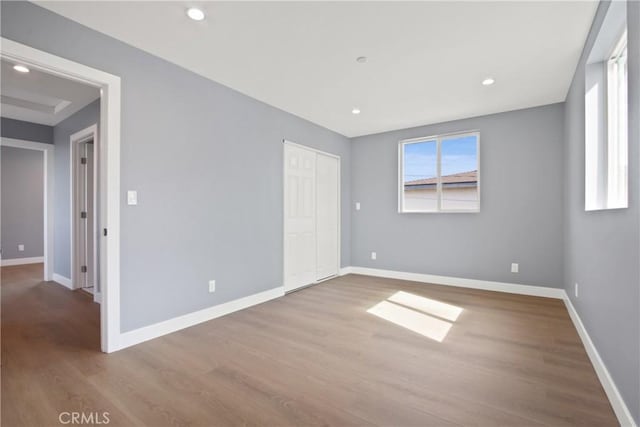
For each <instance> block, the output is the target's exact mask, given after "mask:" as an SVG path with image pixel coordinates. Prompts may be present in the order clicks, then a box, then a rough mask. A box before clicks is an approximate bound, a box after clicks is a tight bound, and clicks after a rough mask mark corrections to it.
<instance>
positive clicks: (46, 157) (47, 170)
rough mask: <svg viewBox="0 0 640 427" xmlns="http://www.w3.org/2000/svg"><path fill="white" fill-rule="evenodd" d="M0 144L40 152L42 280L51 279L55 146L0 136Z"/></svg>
mask: <svg viewBox="0 0 640 427" xmlns="http://www.w3.org/2000/svg"><path fill="white" fill-rule="evenodd" d="M0 146H2V147H13V148H22V149H25V150H34V151H40V152H41V153H42V174H43V180H44V185H43V187H42V189H43V197H44V200H43V205H42V206H43V207H44V209H43V215H42V216H43V225H44V228H43V251H42V252H43V259H44V270H43V278H42V279H43V280H44V281H49V280H53V229H54V224H53V209H54V207H53V201H54V197H53V177H54V167H55V166H54V164H55V162H54V159H55V158H54V155H55V146H54V145H53V144H45V143H42V142H35V141H28V140H24V139H14V138H0Z"/></svg>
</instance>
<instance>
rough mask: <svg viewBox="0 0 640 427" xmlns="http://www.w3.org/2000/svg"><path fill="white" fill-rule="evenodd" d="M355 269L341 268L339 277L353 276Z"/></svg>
mask: <svg viewBox="0 0 640 427" xmlns="http://www.w3.org/2000/svg"><path fill="white" fill-rule="evenodd" d="M352 269H353V267H341V268H340V272H339V273H338V276H344V275H345V274H351V273H352V271H351V270H352Z"/></svg>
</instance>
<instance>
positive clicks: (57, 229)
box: [53, 99, 100, 279]
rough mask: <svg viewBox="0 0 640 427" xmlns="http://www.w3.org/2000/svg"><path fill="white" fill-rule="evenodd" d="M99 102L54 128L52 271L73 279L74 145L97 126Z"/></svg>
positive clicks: (93, 103)
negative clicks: (74, 138) (74, 137)
mask: <svg viewBox="0 0 640 427" xmlns="http://www.w3.org/2000/svg"><path fill="white" fill-rule="evenodd" d="M99 121H100V100H99V99H97V100H95V101H93V102H92V103H91V104H89V105H87V106H86V107H84V108H83V109H82V110H80V111H78V112H77V113H75V114H74V115H72V116H71V117H68V118H67V119H65V120H63V121H61V122H60V123H58V124H57V125H56V126H55V127H54V128H53V140H54V144H55V146H56V152H55V181H54V191H55V199H54V210H53V221H54V236H53V245H54V249H53V251H54V254H55V255H54V257H53V271H54V273H56V274H60V275H61V276H63V277H66V278H69V279H70V278H71V213H70V210H71V153H70V150H71V142H70V137H71V135H73V134H74V133H76V132H78V131H81V130H83V129H86V128H88V127H89V126H91V125H95V124H98V122H99Z"/></svg>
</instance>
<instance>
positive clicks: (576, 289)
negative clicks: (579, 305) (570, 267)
mask: <svg viewBox="0 0 640 427" xmlns="http://www.w3.org/2000/svg"><path fill="white" fill-rule="evenodd" d="M575 292H576V298H578V284H577V283H576V287H575Z"/></svg>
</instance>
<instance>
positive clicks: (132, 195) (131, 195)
mask: <svg viewBox="0 0 640 427" xmlns="http://www.w3.org/2000/svg"><path fill="white" fill-rule="evenodd" d="M127 204H128V205H137V204H138V192H137V191H132V190H129V191H127Z"/></svg>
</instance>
